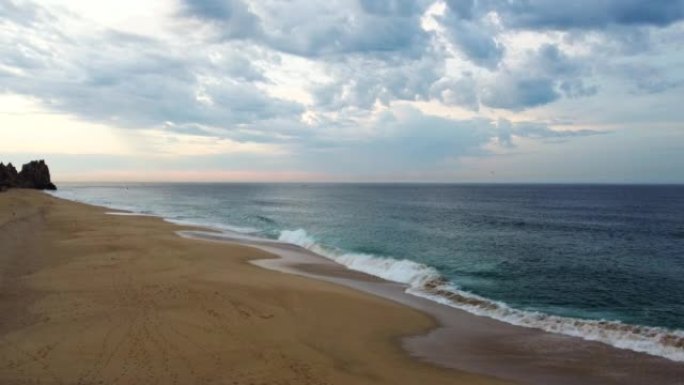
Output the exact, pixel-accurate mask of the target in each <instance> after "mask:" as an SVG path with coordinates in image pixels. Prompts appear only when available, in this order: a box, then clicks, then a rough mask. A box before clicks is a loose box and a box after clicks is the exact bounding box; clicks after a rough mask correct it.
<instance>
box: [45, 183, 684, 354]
mask: <svg viewBox="0 0 684 385" xmlns="http://www.w3.org/2000/svg"><path fill="white" fill-rule="evenodd" d="M55 195H57V196H59V197H62V198H66V199H71V200H76V201H81V202H85V203H90V204H96V205H101V206H106V207H110V208H113V209H121V210H127V211H132V212H135V213H141V214H151V215H158V216H161V217H163V218H165V219H167V220H170V221H172V222H176V223H181V224H193V225H201V226H205V227H210V228H212V229H215V230H219V231H224V232H228V233H241V234H249V235H251V236H257V237H262V238H268V239H273V240H279V241H282V242H287V243H293V244H296V245H299V246H302V247H304V248H307V249H309V250H312V251H314V252H316V253H318V254H320V255H322V256H324V257H326V258H330V259H333V260H335V261H337V262H339V263H341V264H344V265H346V266H347V267H349V268H351V269H354V270H359V271H363V272H366V273H369V274H372V275H376V276H379V277H382V278H385V279H387V280H390V281H395V282H400V283H404V284H406V285H407V292H408V293H410V294H414V295H418V296H422V297H426V298H430V299H433V300H435V301H437V302H441V303H444V304H446V305H449V306H453V307H457V308H460V309H463V310H466V311H469V312H471V313H475V314H478V315H482V316H486V317H490V318H495V319H498V320H501V321H504V322H508V323H512V324H515V325H520V326H525V327H532V328H537V329H542V330H546V331H549V332H554V333H560V334H566V335H572V336H577V337H581V338H585V339H589V340H596V341H601V342H604V343H607V344H610V345H613V346H615V347H618V348H625V349H630V350H636V351H641V352H646V353H649V354H653V355H658V356H662V357H665V358H668V359H671V360H675V361H684V186H636V185H635V186H627V185H624V186H621V185H620V186H618V185H442V184H238V183H235V184H230V183H225V184H223V183H222V184H63V185H60V186H59V190H58V191H57V192H56V193H55Z"/></svg>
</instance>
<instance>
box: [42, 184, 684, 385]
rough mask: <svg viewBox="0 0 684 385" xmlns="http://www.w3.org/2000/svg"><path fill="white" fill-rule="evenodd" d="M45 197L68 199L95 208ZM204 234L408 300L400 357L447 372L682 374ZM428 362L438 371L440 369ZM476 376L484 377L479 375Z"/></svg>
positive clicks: (328, 266)
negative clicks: (407, 328)
mask: <svg viewBox="0 0 684 385" xmlns="http://www.w3.org/2000/svg"><path fill="white" fill-rule="evenodd" d="M51 197H52V198H54V199H56V200H60V201H64V202H69V203H70V204H76V205H84V206H88V207H91V208H96V209H100V208H101V207H99V206H91V205H85V204H83V203H78V202H73V201H68V200H64V199H63V198H59V197H54V196H51ZM101 209H102V210H101V211H104V212H103V213H102V215H106V214H107V211H111V209H107V208H101ZM118 214H119V215H110V217H122V218H127V219H133V220H138V219H140V220H145V221H146V220H148V219H149V220H159V221H164V220H163V218H160V217H154V216H150V215H145V214H141V215H137V214H135V213H128V214H127V213H125V212H121V213H118ZM136 217H140V218H136ZM146 217H147V218H146ZM165 223H166V224H167V227H168V228H169V229H170V230H171V232H172V233H178V235H181V236H183V237H188V236H190V235H192V236H193V237H194V238H197V235H201V233H202V231H203V230H204V228H197V227H195V226H179V225H176V224H172V223H169V222H168V221H165ZM209 230H212V229H209ZM212 231H213V230H212ZM193 232H194V233H193ZM208 234H210V233H206V232H205V233H204V235H205V236H204V237H203V238H202V237H200V238H202V240H204V241H206V240H210V241H212V242H209V243H219V244H222V245H224V246H225V245H231V244H233V245H235V244H237V245H238V247H245V246H247V247H250V248H258V249H261V250H262V251H264V252H266V253H267V254H265V255H275V256H277V257H279V258H273V257H270V258H265V259H253V260H250V261H249V263H250V264H253V265H257V266H259V267H261V268H266V269H271V270H277V271H281V272H287V273H293V274H296V275H303V276H306V277H309V278H315V279H317V280H319V281H327V282H332V283H334V284H336V285H341V286H346V287H350V288H352V289H354V290H355V291H357V292H359V293H361V294H362V295H363V296H367V295H368V294H370V295H372V296H374V297H380V298H382V299H383V300H389V301H391V302H394V303H397V304H399V305H400V306H401V307H402V308H407V309H409V308H410V309H412V310H413V311H418V312H420V313H422V314H425V315H427V316H429V317H430V318H431V319H432V322H431V325H430V326H428V327H427V328H422V329H421V330H417V331H416V332H417V333H409V334H408V335H403V337H401V338H400V340H401V346H400V347H403V350H405V351H402V349H401V348H400V349H398V350H399V351H400V353H401V354H402V355H404V356H406V357H408V356H409V355H410V356H412V357H413V358H414V359H411V361H415V362H417V361H425V362H428V363H430V364H436V365H439V366H442V367H447V368H450V369H457V371H453V372H452V371H451V370H449V373H455V374H458V375H461V374H462V373H481V374H483V375H486V376H494V377H498V378H505V379H509V380H515V381H518V382H520V383H526V384H547V383H553V384H554V385H555V384H558V385H562V384H568V385H574V384H618V383H619V384H642V383H648V382H649V381H650V382H651V383H659V384H675V383H678V382H676V381H677V379H678V378H681V375H684V366H682V365H681V364H678V363H674V362H671V361H667V360H665V359H662V358H656V357H652V356H646V355H644V354H639V353H634V352H628V351H620V350H618V349H616V348H612V347H609V346H607V345H604V344H601V343H596V342H588V341H583V340H579V339H578V338H574V337H566V336H561V335H554V334H549V333H545V332H542V331H539V330H534V329H529V328H522V327H517V326H513V325H509V324H505V323H502V322H500V321H496V320H493V319H489V318H483V317H479V316H476V315H473V314H470V313H467V312H465V311H463V310H459V309H455V308H452V307H448V306H444V305H440V304H438V303H436V302H433V301H429V300H426V299H423V298H420V297H417V296H413V295H409V294H406V293H405V292H404V291H405V288H406V287H405V286H404V285H401V284H396V283H392V282H388V281H384V280H382V279H380V278H377V277H373V276H370V275H367V274H365V273H361V272H356V271H353V270H349V269H347V268H346V267H344V266H342V265H339V264H337V263H335V262H333V261H331V260H329V259H326V258H324V257H321V256H318V255H316V254H314V253H312V252H310V251H308V250H306V249H303V248H301V247H298V246H294V245H292V246H289V245H286V244H283V243H277V242H264V241H265V240H261V239H258V238H253V239H251V240H250V239H245V238H244V237H243V239H240V238H234V239H229V238H227V237H226V234H225V233H216V234H214V235H218V234H220V236H215V237H214V239H212V237H211V235H209V236H207V235H208ZM174 235H175V234H174ZM178 238H181V237H178ZM247 238H249V237H247ZM193 242H198V241H197V240H195V241H193ZM204 243H207V242H204ZM264 271H265V270H264ZM288 275H289V274H288ZM396 338H399V336H397V337H396ZM397 345H399V344H398V343H397ZM407 352H408V353H407ZM587 352H588V353H587ZM408 358H410V357H408ZM434 370H435V371H436V372H439V370H440V369H437V368H434ZM459 373H460V374H459ZM474 376H477V375H474ZM457 377H458V376H457ZM476 378H479V377H476ZM483 378H484V379H486V378H487V377H482V378H480V380H482V379H483ZM450 380H451V381H452V382H451V383H459V382H458V381H459V380H458V379H457V378H456V377H455V378H451V379H450ZM454 381H456V382H454ZM470 381H472V379H471V380H470ZM486 381H490V380H486ZM468 383H471V382H468ZM487 383H488V382H487Z"/></svg>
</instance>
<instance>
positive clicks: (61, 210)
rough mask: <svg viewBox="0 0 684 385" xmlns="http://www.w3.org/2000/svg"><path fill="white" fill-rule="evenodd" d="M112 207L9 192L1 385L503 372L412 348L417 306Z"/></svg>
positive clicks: (1, 238) (1, 212)
mask: <svg viewBox="0 0 684 385" xmlns="http://www.w3.org/2000/svg"><path fill="white" fill-rule="evenodd" d="M105 212H106V210H105V209H103V208H98V207H93V206H87V205H83V204H79V203H74V202H69V201H64V200H61V199H57V198H53V197H51V196H49V195H46V194H43V193H40V192H35V191H27V190H10V191H8V192H4V193H2V194H0V245H1V248H0V383H2V384H7V385H11V384H37V383H40V384H418V383H425V384H483V385H484V384H504V383H506V382H503V381H499V380H495V379H492V378H487V377H484V376H480V375H474V374H469V373H465V372H461V371H457V370H451V369H442V368H438V367H436V366H433V365H430V364H426V363H421V362H419V361H418V360H415V359H412V358H411V357H410V356H409V355H408V354H407V353H406V352H405V351H404V350H403V349H402V347H401V344H400V338H401V337H403V336H410V335H417V334H422V333H424V332H426V331H428V330H430V329H432V328H434V327H435V326H436V321H435V320H434V319H432V318H431V317H429V316H427V315H425V314H423V313H421V312H418V311H416V310H413V309H411V308H409V307H405V306H401V305H399V304H396V303H394V302H392V301H389V300H386V299H382V298H378V297H374V296H370V295H367V294H364V293H361V292H359V291H356V290H352V289H349V288H346V287H342V286H339V285H334V284H331V283H327V282H322V281H318V280H314V279H310V278H305V277H299V276H294V275H289V274H283V273H279V272H274V271H269V270H266V269H262V268H259V267H257V266H254V265H253V264H250V263H249V262H248V261H250V260H254V259H264V258H273V257H274V256H273V255H270V254H267V253H265V252H263V251H260V250H257V249H254V248H251V247H246V246H240V245H229V244H223V243H217V242H203V241H197V240H191V239H184V238H182V237H179V236H177V234H176V231H178V230H181V229H182V228H181V227H179V226H176V225H173V224H169V223H167V222H164V221H163V220H161V219H159V218H154V217H130V216H115V215H106V214H105Z"/></svg>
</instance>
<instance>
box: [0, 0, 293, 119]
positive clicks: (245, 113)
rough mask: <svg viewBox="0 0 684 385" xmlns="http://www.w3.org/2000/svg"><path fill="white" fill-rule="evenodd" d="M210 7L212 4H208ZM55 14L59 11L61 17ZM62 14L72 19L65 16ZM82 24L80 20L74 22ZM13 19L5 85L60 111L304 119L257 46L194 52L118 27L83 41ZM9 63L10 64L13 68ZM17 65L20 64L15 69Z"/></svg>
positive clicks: (4, 53) (4, 54) (2, 74)
mask: <svg viewBox="0 0 684 385" xmlns="http://www.w3.org/2000/svg"><path fill="white" fill-rule="evenodd" d="M206 11H207V12H209V10H206ZM54 17H56V16H54ZM62 17H66V16H64V15H62ZM70 21H71V22H73V23H75V24H76V23H79V22H80V20H70ZM31 23H41V24H39V28H42V30H43V31H45V35H38V36H36V31H35V28H36V27H35V26H33V25H32V26H31V27H24V26H23V24H22V25H18V24H13V27H14V28H17V33H16V34H12V35H10V36H9V40H5V39H7V35H3V36H2V38H3V42H4V43H10V44H3V45H2V47H1V48H0V54H1V55H0V56H1V58H0V68H5V69H6V70H5V71H1V70H0V79H1V80H2V91H4V92H12V93H17V94H22V95H29V96H32V97H36V98H39V99H40V100H42V101H43V102H44V104H45V105H46V106H48V107H49V108H51V109H52V110H55V111H61V112H65V113H68V114H75V115H78V116H80V117H82V118H85V119H87V120H91V121H97V122H109V123H111V124H114V125H116V126H119V127H132V128H149V127H160V126H162V125H164V124H165V122H172V123H174V124H176V125H188V124H200V125H207V126H214V127H222V128H225V129H227V130H230V129H231V128H232V127H234V126H235V125H240V124H248V123H255V122H260V121H265V120H271V119H280V118H288V119H294V120H298V119H299V116H300V115H301V113H302V112H303V107H302V106H301V105H300V104H298V103H296V102H292V101H288V100H283V99H279V98H276V97H272V96H270V95H269V94H268V93H267V92H266V91H264V90H263V89H262V88H261V87H260V86H259V83H260V82H264V81H265V78H264V76H263V73H262V71H261V69H260V68H258V66H257V65H256V64H255V63H256V61H258V60H259V59H260V57H259V55H258V52H256V51H255V50H253V49H251V48H250V47H235V46H224V45H215V46H210V47H208V48H207V47H202V48H200V49H196V50H195V51H187V50H185V49H184V47H182V46H180V47H178V46H169V45H168V44H167V43H165V42H162V41H158V40H155V39H150V38H144V37H140V36H137V35H131V34H127V33H122V32H118V31H112V30H106V29H105V30H97V31H92V32H91V33H90V34H89V35H88V36H84V37H81V38H80V39H79V40H77V41H76V40H74V39H72V38H69V37H66V36H64V35H63V34H61V33H59V32H60V30H59V29H56V28H57V27H55V26H53V25H51V24H45V23H43V22H42V21H40V20H34V21H32V22H31ZM7 69H10V70H7ZM11 69H15V70H11Z"/></svg>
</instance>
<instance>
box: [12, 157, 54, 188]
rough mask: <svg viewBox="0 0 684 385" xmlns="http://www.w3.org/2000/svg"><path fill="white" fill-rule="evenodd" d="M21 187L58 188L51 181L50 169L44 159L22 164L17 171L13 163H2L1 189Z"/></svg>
mask: <svg viewBox="0 0 684 385" xmlns="http://www.w3.org/2000/svg"><path fill="white" fill-rule="evenodd" d="M12 187H19V188H32V189H39V190H56V189H57V187H55V185H54V184H52V181H50V169H49V168H48V166H47V164H45V161H43V160H33V161H31V162H29V163H26V164H25V165H23V166H21V171H20V172H17V169H16V168H14V166H13V165H12V163H8V164H7V165H4V164H2V163H0V190H2V189H7V188H12Z"/></svg>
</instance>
